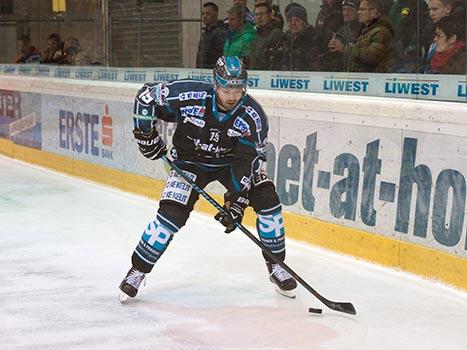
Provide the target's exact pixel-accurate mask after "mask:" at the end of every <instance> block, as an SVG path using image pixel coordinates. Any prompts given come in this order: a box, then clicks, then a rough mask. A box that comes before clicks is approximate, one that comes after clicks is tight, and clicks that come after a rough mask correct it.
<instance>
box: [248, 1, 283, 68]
mask: <svg viewBox="0 0 467 350" xmlns="http://www.w3.org/2000/svg"><path fill="white" fill-rule="evenodd" d="M255 17H256V39H255V41H253V45H252V49H251V54H250V57H249V60H248V61H249V68H251V69H257V70H279V69H280V67H281V61H282V47H281V44H282V31H281V30H280V29H278V28H276V27H275V26H274V23H273V13H272V7H271V5H269V4H268V3H266V2H260V3H258V4H256V5H255Z"/></svg>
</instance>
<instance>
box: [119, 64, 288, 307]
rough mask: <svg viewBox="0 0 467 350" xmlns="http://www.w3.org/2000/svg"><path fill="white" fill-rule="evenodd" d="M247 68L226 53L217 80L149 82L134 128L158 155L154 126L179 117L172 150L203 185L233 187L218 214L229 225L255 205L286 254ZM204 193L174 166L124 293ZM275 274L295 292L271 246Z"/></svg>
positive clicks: (266, 232) (265, 237)
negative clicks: (248, 91) (194, 186)
mask: <svg viewBox="0 0 467 350" xmlns="http://www.w3.org/2000/svg"><path fill="white" fill-rule="evenodd" d="M247 81H248V77H247V71H246V69H245V67H244V65H243V63H242V61H241V60H240V59H239V58H238V57H220V58H219V59H218V61H217V63H216V64H215V66H214V76H213V84H211V83H207V82H202V81H194V80H175V81H171V82H168V83H160V84H145V85H144V86H143V87H142V88H141V89H140V90H139V91H138V93H137V95H136V99H135V105H134V114H135V115H134V126H135V128H134V130H133V134H134V137H135V139H136V142H137V144H138V147H139V150H140V152H141V153H142V154H143V155H144V156H145V157H146V158H148V159H151V160H156V159H159V158H161V157H162V156H163V155H165V154H166V153H167V150H166V145H165V143H164V142H163V140H162V138H161V137H160V136H159V135H158V132H157V130H156V128H155V125H156V123H157V120H158V119H162V120H165V121H167V122H172V123H176V124H177V126H176V129H175V132H174V135H173V149H172V151H171V156H172V157H173V161H174V163H175V164H176V165H177V166H178V167H179V168H181V169H183V170H184V171H185V172H186V173H187V174H188V175H189V176H190V177H191V179H192V180H193V181H194V182H195V183H196V184H197V185H198V186H199V187H201V188H204V187H205V186H206V185H207V184H208V183H210V182H212V181H216V180H217V181H219V182H220V183H222V184H223V185H224V187H225V188H226V189H227V193H226V195H225V196H224V197H225V208H226V211H227V213H228V215H225V214H222V213H218V214H217V215H216V216H215V218H216V220H218V221H219V222H220V223H222V224H223V225H224V226H225V228H226V229H225V232H227V233H230V232H232V231H233V230H235V228H236V225H235V223H240V222H241V221H242V218H243V215H244V211H245V209H246V207H247V206H248V205H251V206H252V207H253V209H254V210H255V212H256V214H257V230H258V234H259V238H260V240H261V241H262V243H263V244H264V245H265V246H266V247H267V248H268V249H269V250H270V251H271V252H272V253H273V254H275V256H276V257H277V258H279V259H280V260H281V261H283V260H284V258H285V240H284V226H283V220H282V213H281V205H280V202H279V198H278V196H277V193H276V191H275V188H274V184H273V183H272V181H271V180H269V179H268V177H267V176H266V175H265V173H264V172H263V171H262V170H261V169H262V164H263V162H264V161H265V159H266V158H265V150H266V148H265V146H266V145H265V143H266V137H267V134H268V121H267V117H266V115H265V113H264V111H263V109H262V108H261V106H260V105H259V103H258V102H257V101H256V100H254V99H253V98H252V97H251V96H250V95H248V94H247V93H246V87H247ZM198 197H199V194H198V193H197V192H196V191H195V190H192V187H191V186H190V185H189V184H188V183H187V182H186V181H185V180H184V179H183V178H182V177H180V176H179V175H178V174H177V173H176V172H175V171H173V170H172V171H171V172H170V173H169V177H168V179H167V181H166V185H165V188H164V191H163V193H162V195H161V198H160V202H159V210H158V211H157V215H156V218H155V219H154V220H153V221H151V222H150V223H149V224H148V226H147V227H146V229H145V230H144V232H143V234H142V237H141V239H140V240H139V243H138V245H137V246H136V249H135V250H134V252H133V255H132V258H131V262H132V267H131V268H130V270H129V271H128V273H127V275H126V276H125V278H124V279H123V281H122V282H121V284H120V290H121V291H122V292H123V293H121V300H122V301H125V300H126V299H127V298H128V297H135V296H136V294H137V292H138V288H139V286H140V284H141V282H142V281H143V279H144V277H145V274H147V273H149V272H151V270H152V269H153V267H154V264H155V263H156V262H157V260H158V259H159V258H160V257H161V255H162V254H163V253H164V251H165V250H166V249H167V247H168V245H169V244H170V242H171V240H172V238H173V237H174V235H175V233H176V232H178V231H179V230H180V229H181V228H182V226H184V225H185V223H186V221H187V219H188V217H189V215H190V213H191V211H192V210H193V206H194V204H195V202H196V201H197V200H198ZM263 256H264V258H265V260H266V265H267V268H268V271H269V274H270V275H269V276H270V280H271V282H273V283H274V284H275V285H276V289H277V290H278V291H279V292H282V294H285V295H287V294H289V295H288V296H291V297H293V295H292V294H291V293H290V291H291V290H292V289H294V288H296V286H297V282H296V281H295V280H294V279H293V277H292V276H290V275H289V274H288V273H287V271H285V270H284V269H283V268H282V267H281V266H280V265H278V264H275V263H273V262H272V261H270V260H271V259H270V258H268V257H267V256H266V255H265V254H264V253H263Z"/></svg>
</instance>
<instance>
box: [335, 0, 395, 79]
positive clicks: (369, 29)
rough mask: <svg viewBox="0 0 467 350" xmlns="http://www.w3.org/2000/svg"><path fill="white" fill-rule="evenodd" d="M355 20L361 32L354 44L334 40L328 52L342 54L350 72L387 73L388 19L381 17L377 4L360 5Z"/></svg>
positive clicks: (390, 40) (372, 0) (390, 57)
mask: <svg viewBox="0 0 467 350" xmlns="http://www.w3.org/2000/svg"><path fill="white" fill-rule="evenodd" d="M358 20H359V22H360V23H362V25H363V28H362V31H361V34H360V36H359V37H358V38H357V41H356V42H355V44H351V43H349V44H344V43H343V42H342V41H341V40H339V39H338V38H336V39H332V40H331V41H330V42H329V45H328V47H329V49H330V50H331V51H337V52H343V53H344V59H345V60H346V62H349V71H350V72H374V73H385V72H388V71H389V70H390V67H391V66H392V63H393V49H392V46H393V36H394V32H393V30H392V26H391V22H390V20H389V18H388V17H387V16H385V15H382V5H381V2H380V1H379V0H363V1H361V3H360V7H359V9H358Z"/></svg>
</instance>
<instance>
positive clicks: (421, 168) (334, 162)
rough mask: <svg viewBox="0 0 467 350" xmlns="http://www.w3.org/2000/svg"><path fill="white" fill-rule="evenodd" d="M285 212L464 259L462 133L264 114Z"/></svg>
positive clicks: (465, 146)
mask: <svg viewBox="0 0 467 350" xmlns="http://www.w3.org/2000/svg"><path fill="white" fill-rule="evenodd" d="M270 130H271V133H270V137H269V140H270V141H271V145H270V147H269V154H268V173H269V174H270V176H271V177H273V178H274V180H275V183H276V185H277V191H278V193H279V196H280V198H281V202H282V204H283V205H284V207H285V209H286V210H288V211H292V212H296V213H299V214H302V215H308V216H313V217H316V218H319V219H320V220H325V221H329V222H334V223H339V224H342V225H345V226H351V227H355V228H358V229H361V230H364V231H370V232H375V233H379V234H384V235H385V236H388V237H391V238H395V239H401V240H403V241H409V242H413V243H416V244H420V245H423V246H427V247H431V248H434V249H438V250H442V251H446V252H450V253H452V254H455V255H459V256H463V257H467V241H466V235H467V234H466V225H465V217H466V213H467V212H466V207H465V204H466V182H465V176H466V175H467V162H466V160H467V138H463V137H455V136H449V135H440V134H429V133H419V132H409V131H401V130H397V129H383V128H376V127H367V126H358V125H350V124H339V123H332V122H322V121H313V120H297V119H289V118H283V117H281V118H275V117H271V128H270Z"/></svg>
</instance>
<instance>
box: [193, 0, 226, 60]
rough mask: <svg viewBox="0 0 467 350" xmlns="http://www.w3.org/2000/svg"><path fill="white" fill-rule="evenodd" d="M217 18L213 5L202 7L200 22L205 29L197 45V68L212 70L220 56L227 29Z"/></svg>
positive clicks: (207, 4) (217, 11) (211, 3)
mask: <svg viewBox="0 0 467 350" xmlns="http://www.w3.org/2000/svg"><path fill="white" fill-rule="evenodd" d="M218 16H219V8H218V7H217V5H216V4H215V3H213V2H207V3H205V4H204V5H203V9H202V12H201V20H202V22H203V24H204V26H205V27H204V28H203V32H202V33H201V38H200V40H199V44H198V54H197V55H196V67H197V68H212V67H214V64H215V63H216V61H217V59H218V58H219V57H221V56H222V52H223V50H224V42H225V39H226V37H227V30H228V29H227V27H226V26H225V25H224V23H223V22H222V21H220V20H219V18H218Z"/></svg>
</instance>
